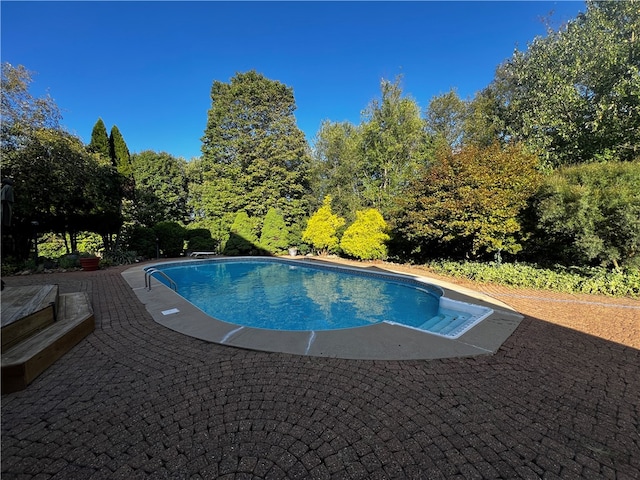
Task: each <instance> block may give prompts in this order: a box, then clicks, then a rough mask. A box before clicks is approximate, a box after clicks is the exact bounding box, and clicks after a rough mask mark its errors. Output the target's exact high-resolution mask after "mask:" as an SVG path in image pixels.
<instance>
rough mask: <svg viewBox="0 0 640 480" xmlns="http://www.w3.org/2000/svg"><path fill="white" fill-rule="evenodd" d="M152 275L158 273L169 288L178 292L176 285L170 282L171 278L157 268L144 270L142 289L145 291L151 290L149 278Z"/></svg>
mask: <svg viewBox="0 0 640 480" xmlns="http://www.w3.org/2000/svg"><path fill="white" fill-rule="evenodd" d="M154 273H159V274H160V275H162V276H163V277H164V278H166V279H167V281H168V282H169V287H170V288H173V291H174V292H177V291H178V284H177V283H176V282H174V281H173V280H171V277H169V275H167V274H166V273H164V272H163V271H162V270H158V269H157V268H150V269H149V270H145V272H144V288H146V289H147V290H151V277H152V275H153V274H154Z"/></svg>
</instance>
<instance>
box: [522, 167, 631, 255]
mask: <svg viewBox="0 0 640 480" xmlns="http://www.w3.org/2000/svg"><path fill="white" fill-rule="evenodd" d="M638 185H640V161H635V162H609V163H596V164H587V165H576V166H571V167H565V168H562V169H560V170H559V171H557V172H556V173H555V174H554V175H552V176H550V177H549V178H547V179H546V181H545V183H544V185H543V187H542V188H541V190H540V192H539V193H538V195H536V201H535V202H534V204H535V211H536V218H537V226H538V228H539V232H538V238H539V239H540V243H543V244H544V248H543V249H542V252H543V253H544V254H545V255H546V256H547V258H553V259H556V260H558V261H560V262H562V263H568V264H570V265H576V264H578V265H589V264H593V263H595V264H601V265H604V266H609V265H613V266H614V267H615V268H619V267H621V266H625V265H629V266H636V267H637V266H639V265H640V188H638Z"/></svg>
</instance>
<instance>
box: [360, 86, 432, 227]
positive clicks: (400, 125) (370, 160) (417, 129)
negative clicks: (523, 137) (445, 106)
mask: <svg viewBox="0 0 640 480" xmlns="http://www.w3.org/2000/svg"><path fill="white" fill-rule="evenodd" d="M380 88H381V93H382V98H381V99H380V100H373V101H372V102H371V103H370V105H369V106H368V107H367V109H366V110H365V113H364V122H363V125H362V147H361V148H362V151H363V155H364V177H363V182H364V185H363V187H364V193H363V195H364V197H365V199H366V200H367V204H368V206H372V207H375V208H378V209H379V210H380V211H381V212H382V213H383V215H384V214H388V213H389V212H390V210H391V208H392V205H393V198H394V197H396V196H398V195H400V192H401V191H402V188H403V187H404V186H405V185H406V183H407V182H408V180H409V179H410V178H411V177H412V176H413V174H414V172H415V170H416V168H417V166H418V165H420V164H422V163H424V161H425V159H426V157H427V147H428V143H427V137H426V136H425V132H424V122H423V120H422V119H421V118H420V108H419V107H418V105H417V104H416V102H415V101H414V100H413V99H411V98H406V97H404V98H403V97H402V89H401V88H400V78H396V80H395V82H393V83H391V82H389V81H387V80H382V82H381V85H380Z"/></svg>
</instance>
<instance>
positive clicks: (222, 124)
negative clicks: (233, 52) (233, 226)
mask: <svg viewBox="0 0 640 480" xmlns="http://www.w3.org/2000/svg"><path fill="white" fill-rule="evenodd" d="M211 100H212V106H211V109H210V110H209V112H208V120H207V127H206V129H205V132H204V136H203V137H202V142H203V144H202V153H203V155H202V168H203V183H204V185H203V187H202V189H201V191H200V198H201V202H202V205H201V208H202V210H203V211H204V212H205V214H206V215H207V216H210V217H213V218H217V219H219V221H221V222H223V223H226V222H228V221H229V219H230V215H233V214H235V212H237V211H239V210H245V211H246V212H247V214H248V215H250V216H254V217H257V218H263V217H264V216H265V215H266V213H267V211H268V210H269V208H272V207H273V208H277V209H279V210H280V211H281V212H282V214H283V216H284V218H285V221H286V222H287V223H291V222H292V221H293V219H295V218H298V217H301V216H303V215H305V214H306V211H307V202H306V199H305V195H306V194H307V190H308V178H307V175H308V174H307V172H308V164H309V153H308V146H307V143H306V140H305V138H304V134H303V132H302V131H301V130H300V129H299V128H298V127H297V126H296V120H295V117H294V115H293V112H294V110H295V108H296V107H295V101H294V97H293V90H292V89H291V88H290V87H287V86H286V85H284V84H282V83H280V82H277V81H273V80H269V79H267V78H265V77H264V76H263V75H261V74H258V73H256V72H255V71H250V72H247V73H238V74H236V75H235V76H234V77H233V78H231V81H230V82H229V83H223V82H219V81H215V82H213V86H212V88H211ZM227 228H228V224H227Z"/></svg>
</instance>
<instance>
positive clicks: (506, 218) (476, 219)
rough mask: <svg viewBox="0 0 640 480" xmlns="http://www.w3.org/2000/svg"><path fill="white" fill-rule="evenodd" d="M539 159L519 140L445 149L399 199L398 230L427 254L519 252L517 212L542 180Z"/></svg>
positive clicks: (421, 251)
mask: <svg viewBox="0 0 640 480" xmlns="http://www.w3.org/2000/svg"><path fill="white" fill-rule="evenodd" d="M537 164H538V159H537V157H536V156H535V155H532V154H529V153H526V151H525V150H523V148H522V147H521V146H520V145H510V146H507V147H504V148H503V147H501V146H500V145H499V144H497V143H494V144H493V145H492V146H490V147H487V148H482V147H478V146H476V145H471V146H466V147H464V148H463V149H462V150H461V151H460V152H451V151H450V150H448V149H443V150H442V151H441V152H440V153H439V155H438V157H437V159H436V161H435V162H434V163H433V165H430V166H428V167H426V168H425V170H424V173H423V174H422V175H418V176H416V178H415V179H414V180H413V181H412V182H411V184H410V186H409V188H408V189H407V191H406V195H405V196H404V197H403V198H400V199H398V203H399V205H400V207H401V211H402V213H401V214H400V215H399V219H398V223H397V231H398V232H399V233H401V234H402V235H404V237H405V238H406V239H407V240H409V241H410V242H411V243H412V244H413V249H414V252H416V253H417V252H420V254H422V255H425V254H427V255H428V254H429V253H430V252H428V251H429V249H433V252H431V253H440V254H441V253H443V252H448V253H456V251H457V253H458V254H462V255H467V256H478V255H480V254H482V253H488V252H496V253H497V254H498V255H499V254H500V252H503V251H504V252H509V253H517V252H518V251H519V250H521V248H522V246H521V242H520V235H521V223H520V221H519V218H518V215H519V213H520V211H521V210H522V209H523V208H524V207H525V206H526V205H527V200H528V199H529V198H530V197H531V196H532V195H533V193H534V192H535V191H536V188H537V186H538V184H539V180H538V172H537V170H536V167H537ZM425 250H426V251H427V252H425Z"/></svg>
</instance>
